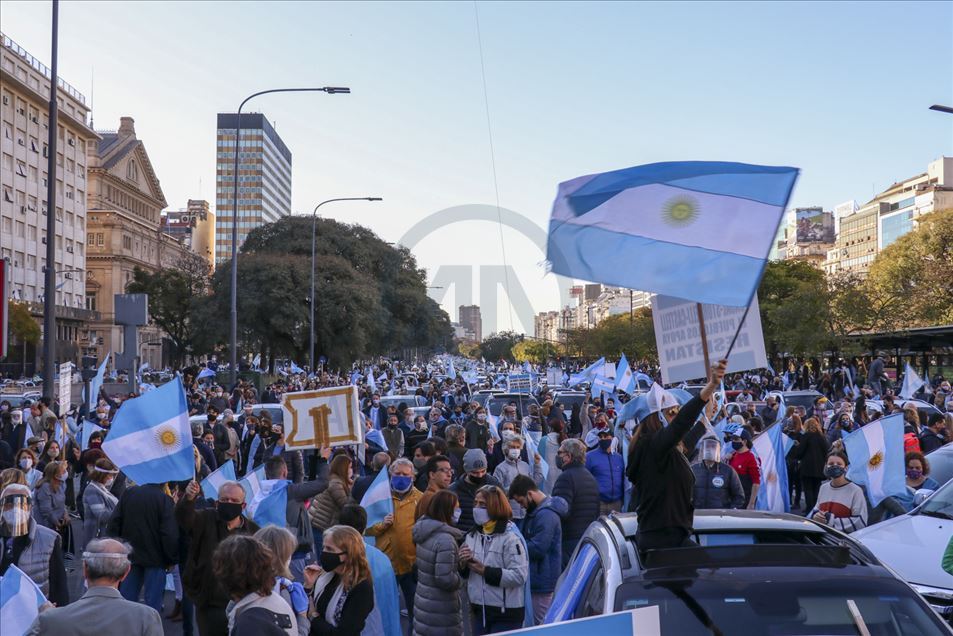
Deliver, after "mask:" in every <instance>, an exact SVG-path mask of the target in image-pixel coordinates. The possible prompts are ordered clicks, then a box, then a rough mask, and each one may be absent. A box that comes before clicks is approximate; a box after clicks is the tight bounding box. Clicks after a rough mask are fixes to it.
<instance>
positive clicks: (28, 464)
mask: <svg viewBox="0 0 953 636" xmlns="http://www.w3.org/2000/svg"><path fill="white" fill-rule="evenodd" d="M20 468H22V469H23V470H30V469H31V468H33V460H32V459H30V458H29V457H24V458H23V459H21V460H20Z"/></svg>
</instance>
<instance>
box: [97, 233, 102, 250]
mask: <svg viewBox="0 0 953 636" xmlns="http://www.w3.org/2000/svg"><path fill="white" fill-rule="evenodd" d="M96 245H97V247H102V246H103V233H102V232H97V233H96Z"/></svg>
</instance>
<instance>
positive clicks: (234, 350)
mask: <svg viewBox="0 0 953 636" xmlns="http://www.w3.org/2000/svg"><path fill="white" fill-rule="evenodd" d="M55 63H56V62H55V61H54V64H55ZM54 68H55V66H54ZM350 92H351V89H350V88H347V87H345V86H322V87H321V88H272V89H269V90H267V91H259V92H257V93H253V94H251V95H249V96H248V97H246V98H245V99H244V100H243V101H242V103H241V105H239V107H238V118H237V123H236V124H235V167H234V172H233V174H232V178H233V183H232V284H231V292H232V301H231V303H232V304H231V311H230V315H231V329H230V337H229V367H230V369H231V373H230V375H231V378H232V382H235V381H236V380H237V379H238V155H239V153H240V151H241V141H242V139H241V136H242V108H244V107H245V104H246V103H247V102H248V100H250V99H253V98H255V97H258V96H259V95H267V94H269V93H327V94H328V95H337V94H342V93H343V94H348V93H350ZM51 148H52V146H51ZM50 174H52V172H51V173H50Z"/></svg>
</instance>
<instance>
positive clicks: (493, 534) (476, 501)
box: [458, 486, 529, 636]
mask: <svg viewBox="0 0 953 636" xmlns="http://www.w3.org/2000/svg"><path fill="white" fill-rule="evenodd" d="M512 518H513V510H512V509H511V508H510V502H509V500H508V499H507V496H506V493H504V492H503V490H502V489H501V488H500V487H499V486H483V487H482V488H480V489H479V490H477V492H476V495H475V496H474V498H473V521H474V527H473V529H472V530H471V531H470V532H468V533H467V535H466V537H465V538H464V539H463V545H462V546H461V548H460V550H459V553H458V555H459V563H460V568H461V569H467V570H469V576H468V577H467V596H468V598H469V599H470V610H471V612H472V614H473V630H474V632H473V633H474V634H476V635H478V636H479V635H481V634H495V633H497V632H505V631H509V630H513V629H519V628H520V627H522V626H523V618H524V616H525V612H526V607H525V602H524V594H523V585H524V584H525V583H526V579H527V578H528V577H529V557H528V555H527V553H526V550H525V549H524V547H523V540H522V538H521V537H520V536H519V535H518V534H517V533H515V532H507V525H508V524H509V522H510V520H511V519H512Z"/></svg>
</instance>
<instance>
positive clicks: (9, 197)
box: [3, 187, 13, 203]
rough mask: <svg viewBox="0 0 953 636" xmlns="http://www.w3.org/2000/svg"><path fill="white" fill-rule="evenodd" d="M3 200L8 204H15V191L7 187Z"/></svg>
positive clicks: (4, 190)
mask: <svg viewBox="0 0 953 636" xmlns="http://www.w3.org/2000/svg"><path fill="white" fill-rule="evenodd" d="M3 200H4V201H6V202H7V203H13V190H11V189H10V188H6V187H5V188H4V189H3Z"/></svg>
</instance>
